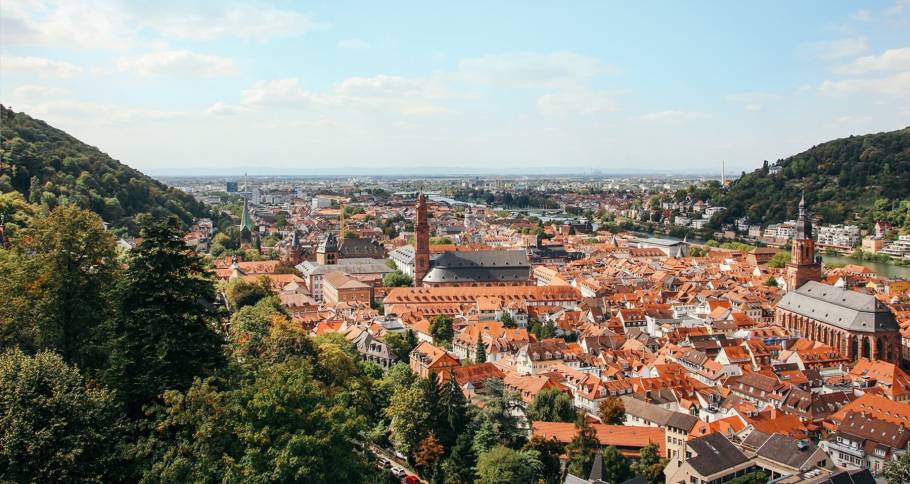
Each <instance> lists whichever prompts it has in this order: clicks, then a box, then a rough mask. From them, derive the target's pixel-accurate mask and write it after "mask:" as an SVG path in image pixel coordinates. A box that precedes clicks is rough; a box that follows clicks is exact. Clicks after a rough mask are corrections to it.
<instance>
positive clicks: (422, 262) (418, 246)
mask: <svg viewBox="0 0 910 484" xmlns="http://www.w3.org/2000/svg"><path fill="white" fill-rule="evenodd" d="M416 222H417V223H415V224H414V239H415V243H414V245H415V247H414V252H413V260H412V261H411V264H412V266H413V268H414V286H415V287H445V286H449V287H452V286H460V287H466V286H529V285H534V280H533V279H532V278H531V264H530V262H529V260H528V254H527V252H526V251H525V250H523V249H519V250H479V251H448V252H443V253H439V254H432V255H431V254H430V226H429V223H428V221H427V199H426V196H425V195H424V194H422V193H421V194H420V195H418V197H417V221H416Z"/></svg>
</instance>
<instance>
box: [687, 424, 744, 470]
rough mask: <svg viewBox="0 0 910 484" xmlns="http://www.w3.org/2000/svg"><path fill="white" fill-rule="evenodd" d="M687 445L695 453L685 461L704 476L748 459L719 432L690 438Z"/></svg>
mask: <svg viewBox="0 0 910 484" xmlns="http://www.w3.org/2000/svg"><path fill="white" fill-rule="evenodd" d="M688 446H689V448H690V449H692V451H693V452H694V453H695V454H697V455H696V456H695V457H692V458H689V459H686V462H688V463H689V465H691V466H692V468H693V469H694V470H695V471H696V472H698V473H699V474H701V475H702V476H705V477H707V476H710V475H713V474H716V473H718V472H720V471H723V470H726V469H729V468H731V467H735V466H738V465H740V464H742V463H744V462H747V461H748V460H749V459H748V458H747V457H746V455H745V454H743V453H742V452H741V451H740V450H739V449H737V448H736V446H735V445H733V444H732V443H730V441H729V440H727V438H726V437H724V435H723V434H721V433H720V432H715V433H713V434H708V435H706V436H704V437H699V438H697V439H692V440H690V441H689V443H688Z"/></svg>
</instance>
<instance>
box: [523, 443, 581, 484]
mask: <svg viewBox="0 0 910 484" xmlns="http://www.w3.org/2000/svg"><path fill="white" fill-rule="evenodd" d="M523 450H534V451H536V452H537V454H538V456H539V460H540V470H539V472H538V473H537V478H538V479H539V480H540V481H542V482H543V483H544V484H558V483H559V482H561V477H562V462H561V460H560V459H561V456H562V454H563V453H564V452H565V451H566V446H565V445H564V444H562V443H561V442H559V441H558V440H556V439H546V438H544V437H541V436H535V437H532V438H531V440H529V441H528V443H527V444H525V446H524V447H523ZM585 477H587V476H585Z"/></svg>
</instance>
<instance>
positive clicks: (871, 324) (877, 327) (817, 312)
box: [777, 281, 898, 333]
mask: <svg viewBox="0 0 910 484" xmlns="http://www.w3.org/2000/svg"><path fill="white" fill-rule="evenodd" d="M777 307H778V308H780V309H785V310H787V311H791V312H794V313H796V314H800V315H802V316H806V317H808V318H811V319H815V320H818V321H822V322H824V323H827V324H830V325H832V326H836V327H838V328H843V329H847V330H851V331H862V332H866V333H870V332H875V331H897V330H898V325H897V320H896V319H895V318H894V314H893V313H892V312H891V311H890V310H889V309H888V307H887V306H885V304H884V303H882V302H881V301H879V300H878V299H876V298H875V297H874V296H872V295H869V294H865V293H862V292H857V291H851V290H847V289H840V288H837V287H834V286H829V285H827V284H822V283H820V282H816V281H809V282H807V283H805V284H803V286H802V287H800V288H799V289H797V290H795V291H789V292H788V293H787V294H786V295H784V297H783V298H781V300H780V302H778V303H777Z"/></svg>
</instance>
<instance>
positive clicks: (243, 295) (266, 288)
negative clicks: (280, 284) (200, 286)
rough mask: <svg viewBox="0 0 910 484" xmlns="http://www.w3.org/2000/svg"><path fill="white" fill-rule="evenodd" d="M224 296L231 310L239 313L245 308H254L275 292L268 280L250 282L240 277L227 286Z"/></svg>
mask: <svg viewBox="0 0 910 484" xmlns="http://www.w3.org/2000/svg"><path fill="white" fill-rule="evenodd" d="M224 294H225V296H226V297H227V302H228V305H230V307H231V310H232V311H237V310H239V309H240V308H242V307H244V306H252V305H254V304H256V303H258V302H259V301H260V300H262V299H264V298H267V297H269V296H272V295H273V291H272V287H271V284H270V283H269V282H268V279H267V278H261V279H260V280H259V281H256V282H249V281H246V280H244V279H241V278H239V277H238V278H236V279H232V280H231V281H229V282H228V283H227V284H226V285H225V288H224Z"/></svg>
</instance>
